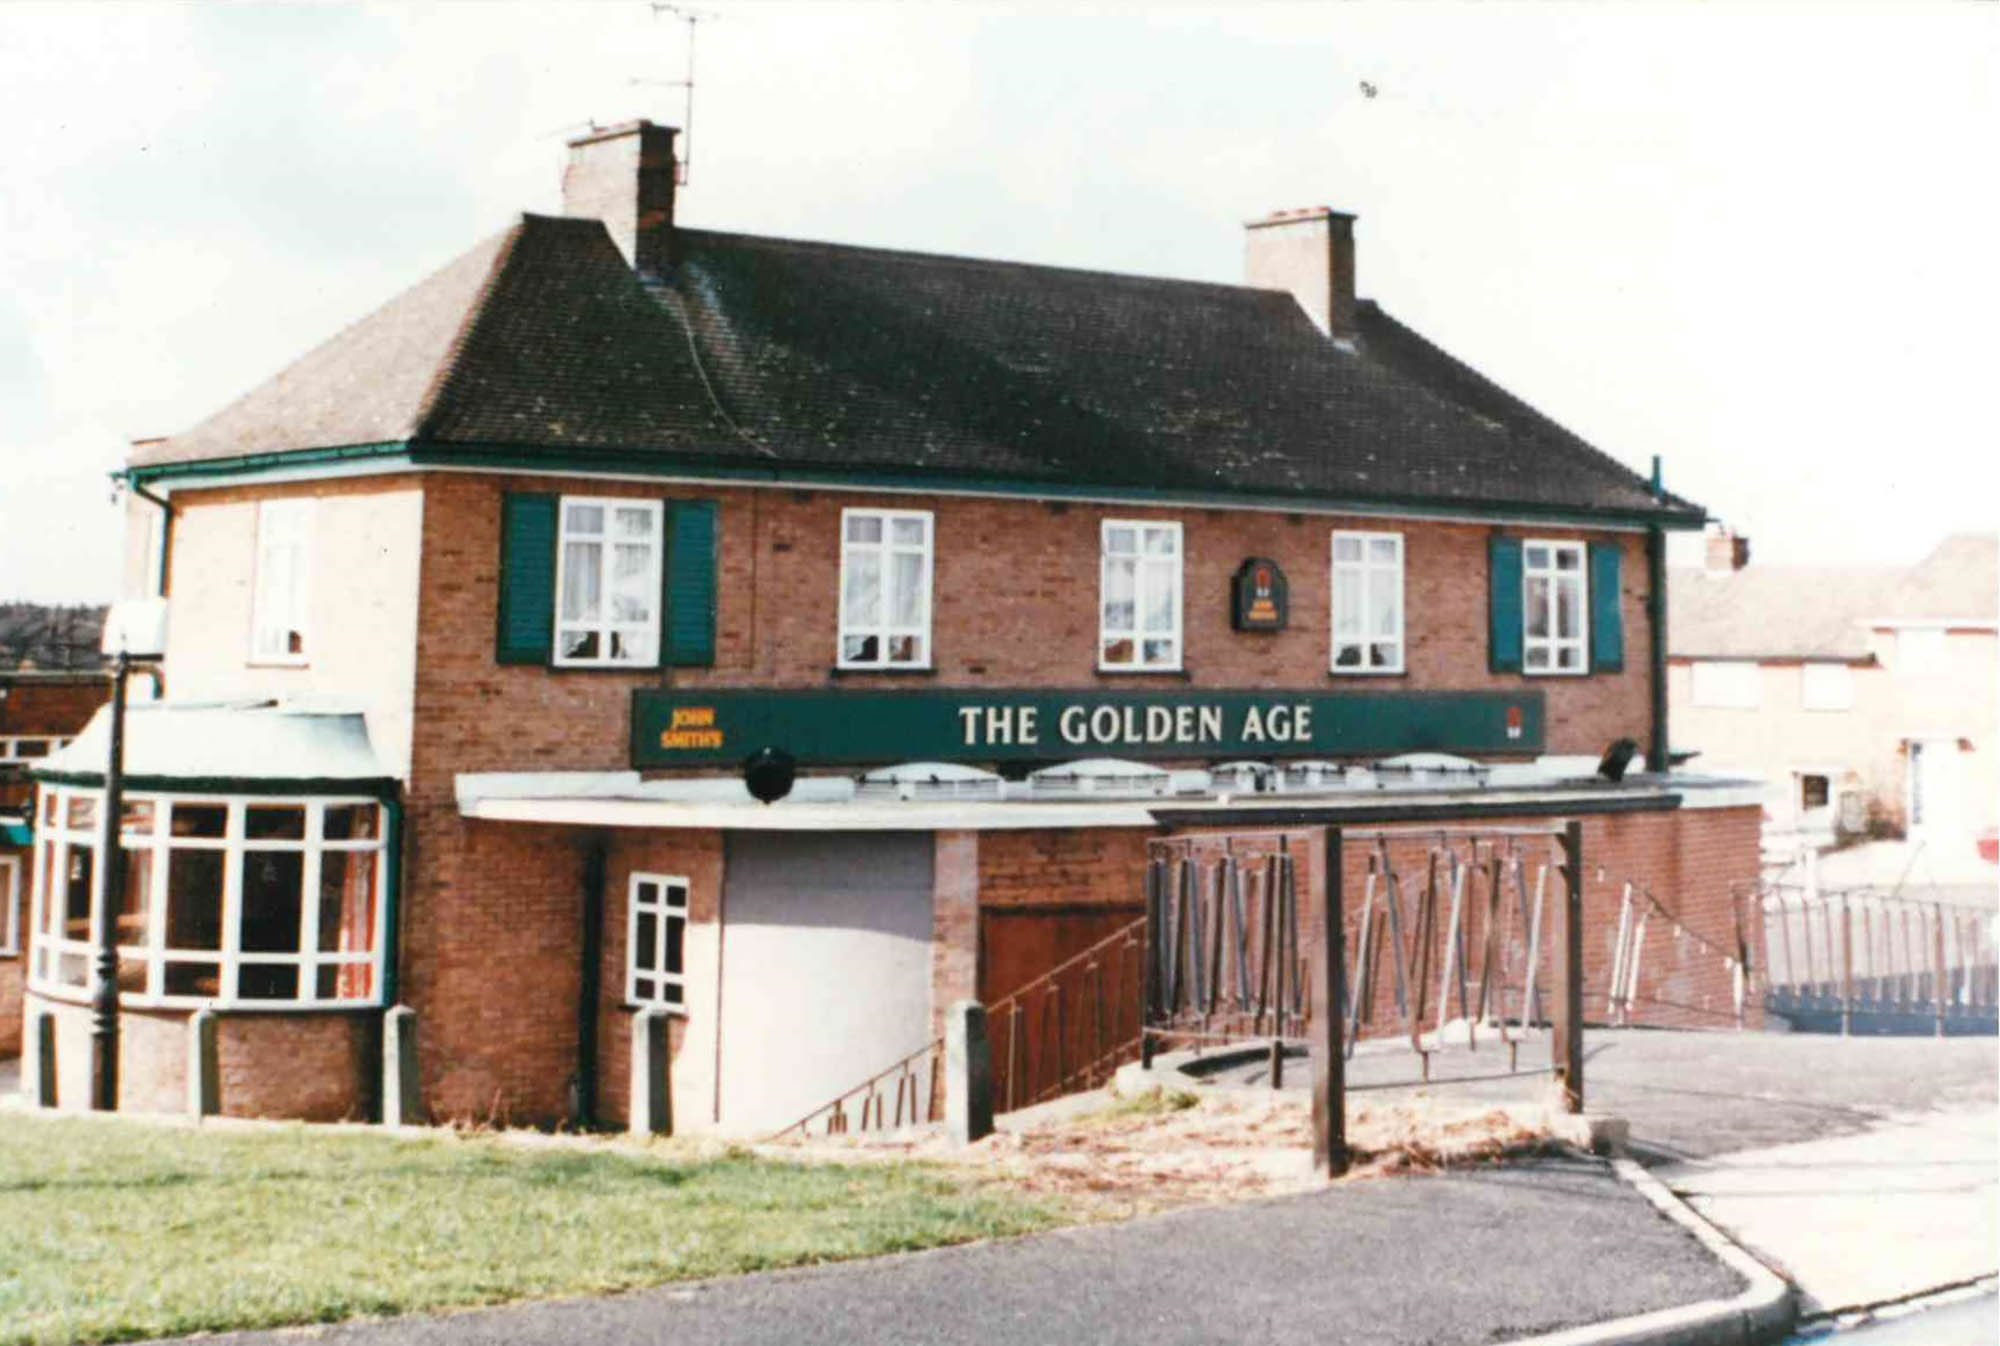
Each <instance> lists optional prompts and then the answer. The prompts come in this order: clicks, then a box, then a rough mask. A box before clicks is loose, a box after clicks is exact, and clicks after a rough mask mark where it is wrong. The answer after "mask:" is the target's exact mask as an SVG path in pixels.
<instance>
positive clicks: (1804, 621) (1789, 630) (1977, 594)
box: [1667, 533, 2000, 659]
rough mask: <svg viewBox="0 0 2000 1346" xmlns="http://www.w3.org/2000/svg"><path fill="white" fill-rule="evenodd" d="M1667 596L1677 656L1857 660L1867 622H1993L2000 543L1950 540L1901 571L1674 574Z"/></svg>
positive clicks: (1751, 569) (1748, 569) (1999, 597)
mask: <svg viewBox="0 0 2000 1346" xmlns="http://www.w3.org/2000/svg"><path fill="white" fill-rule="evenodd" d="M1667 594H1668V599H1667V612H1668V618H1667V648H1668V651H1669V652H1670V653H1671V654H1672V655H1673V656H1674V657H1675V658H1710V659H1756V658H1770V659H1801V658H1824V659H1862V658H1866V657H1867V655H1868V629H1869V623H1870V622H1872V621H1878V620H1887V621H1892V622H1893V621H1924V620H1934V619H1938V618H1948V617H1958V618H1971V619H1974V620H1981V621H1988V622H1991V621H1994V620H1995V619H1996V608H2000V536H1996V535H1995V534H1992V533H1961V534H1958V535H1956V536H1953V537H1948V538H1946V539H1945V540H1944V541H1943V542H1942V543H1940V544H1939V545H1938V547H1937V549H1936V550H1935V551H1933V552H1932V553H1931V554H1930V555H1929V556H1927V557H1925V558H1924V559H1923V560H1922V561H1920V562H1918V563H1917V564H1916V565H1914V566H1907V567H1904V566H1759V565H1750V566H1745V567H1744V568H1743V569H1741V570H1736V571H1725V572H1720V573H1716V572H1705V571H1702V570H1699V569H1686V570H1683V569H1675V570H1673V571H1671V572H1670V573H1669V575H1668V582H1667Z"/></svg>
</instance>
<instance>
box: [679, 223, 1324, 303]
mask: <svg viewBox="0 0 2000 1346" xmlns="http://www.w3.org/2000/svg"><path fill="white" fill-rule="evenodd" d="M676 232H677V233H679V234H680V235H681V236H682V237H684V238H685V237H689V236H695V237H707V238H714V239H727V240H732V241H736V242H742V243H751V244H762V245H776V246H779V247H785V248H798V249H803V250H810V251H816V252H839V253H848V254H863V255H867V256H871V257H880V258H883V259H885V260H889V261H911V262H949V263H952V264H954V265H958V266H966V267H992V268H994V269H997V270H1003V271H1046V272H1055V273H1057V274H1059V275H1065V276H1088V277H1092V278H1094V279H1098V280H1113V281H1129V282H1134V283H1144V284H1148V285H1175V286H1184V287H1187V288H1190V289H1202V290H1222V291H1226V292H1228V293H1232V294H1285V293H1286V291H1284V290H1272V289H1266V288H1265V287H1263V286H1260V285H1243V284H1239V283H1236V282H1233V281H1222V280H1194V279H1191V278H1188V277H1185V276H1156V275H1151V274H1148V273H1146V272H1143V271H1106V270H1103V269H1101V268H1097V267H1087V266H1059V265H1055V264H1053V263H1049V262H1023V261H1012V260H1009V259H1007V258H1002V257H973V256H969V255H967V254H965V253H960V252H925V251H922V250H920V249H915V248H883V247H877V246H874V245H872V244H867V243H839V242H835V241H833V240H831V239H819V238H786V237H783V236H780V235H777V234H744V233H738V232H736V231H734V230H729V229H678V230H676Z"/></svg>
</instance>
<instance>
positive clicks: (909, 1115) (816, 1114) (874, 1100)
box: [769, 1038, 944, 1140]
mask: <svg viewBox="0 0 2000 1346" xmlns="http://www.w3.org/2000/svg"><path fill="white" fill-rule="evenodd" d="M942 1120H944V1039H943V1038H934V1039H932V1040H931V1041H930V1042H929V1043H926V1044H925V1045H924V1046H922V1047H919V1048H917V1050H915V1051H913V1052H911V1053H910V1054H909V1055H908V1056H906V1057H904V1058H903V1059H902V1060H900V1061H898V1062H896V1063H895V1064H894V1065H892V1066H890V1067H889V1068H888V1069H886V1070H882V1071H878V1072H877V1073H876V1074H873V1075H870V1076H869V1077H868V1078H867V1079H865V1080H863V1081H862V1082H861V1083H859V1084H857V1085H855V1086H854V1087H853V1088H852V1089H849V1090H848V1091H847V1092H846V1093H844V1094H842V1095H841V1096H840V1097H838V1098H836V1099H834V1100H833V1101H832V1102H830V1103H825V1104H822V1105H821V1106H819V1107H817V1108H814V1109H813V1110H812V1111H811V1112H809V1113H807V1114H806V1115H805V1116H803V1117H801V1118H799V1120H797V1121H796V1122H793V1123H792V1124H791V1125H790V1126H788V1127H786V1128H784V1129H783V1130H782V1131H776V1132H773V1133H772V1134H771V1136H770V1137H769V1139H771V1140H787V1139H791V1138H793V1137H797V1138H798V1139H800V1140H809V1139H811V1138H812V1137H814V1136H816V1135H817V1136H844V1135H847V1134H849V1133H850V1132H855V1131H878V1132H880V1131H898V1130H901V1129H902V1128H904V1127H906V1126H923V1125H926V1124H929V1123H932V1122H939V1121H942Z"/></svg>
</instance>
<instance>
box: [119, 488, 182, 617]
mask: <svg viewBox="0 0 2000 1346" xmlns="http://www.w3.org/2000/svg"><path fill="white" fill-rule="evenodd" d="M124 481H125V484H126V485H127V486H128V487H130V488H131V490H132V494H133V495H136V496H138V497H139V498H140V499H141V500H143V501H145V502H146V503H147V504H149V505H154V506H157V507H158V509H159V511H160V579H159V583H158V584H157V585H155V586H154V588H155V592H156V596H157V597H160V598H165V597H166V596H167V563H168V562H169V561H170V560H172V559H173V546H174V505H173V502H172V501H171V500H169V499H167V498H166V497H165V496H160V495H154V494H153V493H152V492H151V491H149V490H147V489H146V488H145V487H144V486H143V485H141V484H140V482H139V480H138V478H136V477H132V476H127V477H125V478H124Z"/></svg>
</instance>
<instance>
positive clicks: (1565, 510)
mask: <svg viewBox="0 0 2000 1346" xmlns="http://www.w3.org/2000/svg"><path fill="white" fill-rule="evenodd" d="M554 452H558V453H560V454H561V455H562V456H561V457H560V458H551V456H550V453H551V451H550V450H538V449H529V448H522V447H520V446H518V445H504V444H466V445H443V444H422V443H417V442H414V441H409V440H398V441H394V442H389V443H382V444H356V445H348V446H346V447H342V448H332V449H296V450H288V451H285V452H281V453H260V454H244V455H241V456H238V457H234V458H212V459H206V460H202V461H196V462H185V463H156V464H151V465H142V466H139V467H131V468H127V469H126V470H125V472H124V473H123V475H124V476H125V478H126V479H127V480H130V481H139V482H148V481H159V480H171V479H174V478H177V477H192V476H238V475H244V474H248V473H253V472H259V471H264V470H267V469H271V468H285V467H311V466H317V465H320V464H325V463H339V462H352V461H357V460H367V459H383V460H400V461H401V462H402V463H403V464H405V465H407V466H409V467H412V468H425V467H483V468H493V469H496V470H519V471H529V472H537V473H542V474H546V475H549V476H561V475H562V474H564V473H565V472H574V473H586V474H587V473H592V472H618V473H622V474H626V475H630V476H637V477H660V478H680V479H684V480H689V481H699V482H706V483H742V484H750V485H755V484H757V483H773V484H776V483H782V484H785V485H797V486H827V487H843V488H846V489H849V490H870V489H872V490H895V491H915V492H923V491H958V492H965V493H968V494H974V495H992V496H1006V497H1018V498H1023V499H1029V500H1117V501H1124V502H1130V503H1132V504H1154V505H1191V506H1199V507H1205V508H1215V507H1222V508H1228V507H1231V506H1234V507H1237V508H1258V509H1270V510H1280V511H1286V510H1300V509H1317V510H1326V511H1330V512H1338V511H1342V510H1353V511H1357V512H1382V513H1390V514H1395V515H1399V516H1404V517H1408V518H1416V519H1421V518H1456V517H1468V518H1506V519H1532V520H1536V521H1540V522H1547V523H1572V524H1577V525H1579V526H1584V527H1590V526H1612V525H1620V526H1624V527H1630V528H1643V527H1646V526H1648V525H1656V526H1659V527H1663V528H1676V529H1695V528H1700V527H1702V526H1703V525H1704V524H1706V523H1707V522H1708V513H1707V511H1706V510H1703V509H1701V508H1700V507H1699V506H1696V507H1695V508H1693V509H1691V510H1677V509H1672V508H1669V507H1665V506H1663V507H1661V508H1660V509H1658V510H1598V509H1588V508H1581V507H1573V506H1571V507H1564V506H1550V505H1542V504H1537V503H1534V502H1532V501H1522V502H1519V503H1508V502H1501V501H1482V500H1468V501H1438V500H1434V499H1424V498H1417V497H1408V496H1394V495H1381V496H1317V495H1281V494H1273V493H1269V492H1258V491H1230V490H1172V489H1162V488H1159V487H1151V486H1121V485H1116V484H1112V483H1088V484H1083V483H1076V482H1037V481H1024V480H1020V479H1018V478H1010V477H986V476H979V475H975V474H972V473H949V472H939V473H911V472H884V471H868V470H865V469H855V468H850V467H842V466H840V465H838V464H825V465H815V464H812V463H798V464H783V465H774V466H769V467H766V466H759V465H754V464H746V463H743V462H741V461H738V460H734V459H723V458H719V457H715V456H710V455H702V454H676V455H673V456H668V455H666V454H663V453H661V452H660V451H658V450H655V449H616V448H612V449H582V450H570V449H563V450H556V451H554Z"/></svg>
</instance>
